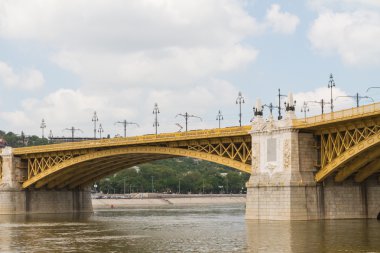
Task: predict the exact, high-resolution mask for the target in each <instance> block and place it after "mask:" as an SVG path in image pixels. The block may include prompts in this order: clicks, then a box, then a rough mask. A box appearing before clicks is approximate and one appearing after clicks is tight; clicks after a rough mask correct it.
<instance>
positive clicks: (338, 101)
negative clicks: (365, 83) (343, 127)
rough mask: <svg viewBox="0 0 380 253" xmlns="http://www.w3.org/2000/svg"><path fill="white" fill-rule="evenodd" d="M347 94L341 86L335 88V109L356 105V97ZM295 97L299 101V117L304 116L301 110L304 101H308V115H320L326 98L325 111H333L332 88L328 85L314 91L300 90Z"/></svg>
mask: <svg viewBox="0 0 380 253" xmlns="http://www.w3.org/2000/svg"><path fill="white" fill-rule="evenodd" d="M345 96H347V93H346V92H345V91H344V90H341V89H340V88H333V106H334V111H338V110H343V109H347V108H351V107H354V106H355V101H354V99H352V98H350V97H345ZM294 99H295V100H296V101H297V108H298V111H297V114H298V116H299V117H301V116H303V113H301V112H300V110H301V108H302V106H303V104H304V102H306V103H307V108H308V109H309V112H307V115H319V114H321V109H322V108H321V100H322V99H323V100H324V103H326V104H325V106H324V112H325V113H329V112H330V111H331V109H330V107H331V102H330V101H331V90H330V89H329V88H327V87H320V88H317V89H315V90H313V91H307V92H299V93H295V94H294Z"/></svg>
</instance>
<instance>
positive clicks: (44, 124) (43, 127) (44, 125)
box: [40, 119, 46, 139]
mask: <svg viewBox="0 0 380 253" xmlns="http://www.w3.org/2000/svg"><path fill="white" fill-rule="evenodd" d="M40 128H41V129H42V139H43V138H45V136H44V130H45V128H46V123H45V120H44V119H42V121H41V125H40Z"/></svg>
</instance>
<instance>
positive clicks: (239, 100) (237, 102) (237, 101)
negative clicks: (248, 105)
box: [236, 91, 245, 126]
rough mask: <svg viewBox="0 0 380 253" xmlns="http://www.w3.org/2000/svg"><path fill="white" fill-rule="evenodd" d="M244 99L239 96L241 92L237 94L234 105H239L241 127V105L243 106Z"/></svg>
mask: <svg viewBox="0 0 380 253" xmlns="http://www.w3.org/2000/svg"><path fill="white" fill-rule="evenodd" d="M244 103H245V102H244V97H243V96H242V94H241V91H239V93H238V97H237V98H236V104H238V105H239V125H240V126H241V104H244Z"/></svg>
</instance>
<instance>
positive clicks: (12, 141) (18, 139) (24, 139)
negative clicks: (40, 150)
mask: <svg viewBox="0 0 380 253" xmlns="http://www.w3.org/2000/svg"><path fill="white" fill-rule="evenodd" d="M0 139H3V140H5V142H6V143H7V145H8V146H11V147H13V148H19V147H25V146H38V145H45V144H48V143H49V140H48V139H46V138H40V137H38V136H36V135H31V136H26V135H25V134H24V133H21V135H17V134H15V133H12V132H8V133H6V132H4V131H1V130H0Z"/></svg>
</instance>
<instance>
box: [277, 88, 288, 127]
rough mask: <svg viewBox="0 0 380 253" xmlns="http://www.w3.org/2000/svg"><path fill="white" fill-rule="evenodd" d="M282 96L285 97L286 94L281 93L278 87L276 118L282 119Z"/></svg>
mask: <svg viewBox="0 0 380 253" xmlns="http://www.w3.org/2000/svg"><path fill="white" fill-rule="evenodd" d="M282 97H286V95H284V94H281V90H280V89H278V106H277V107H276V108H277V109H278V120H280V119H282V116H281V110H282V108H281V98H282Z"/></svg>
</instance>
